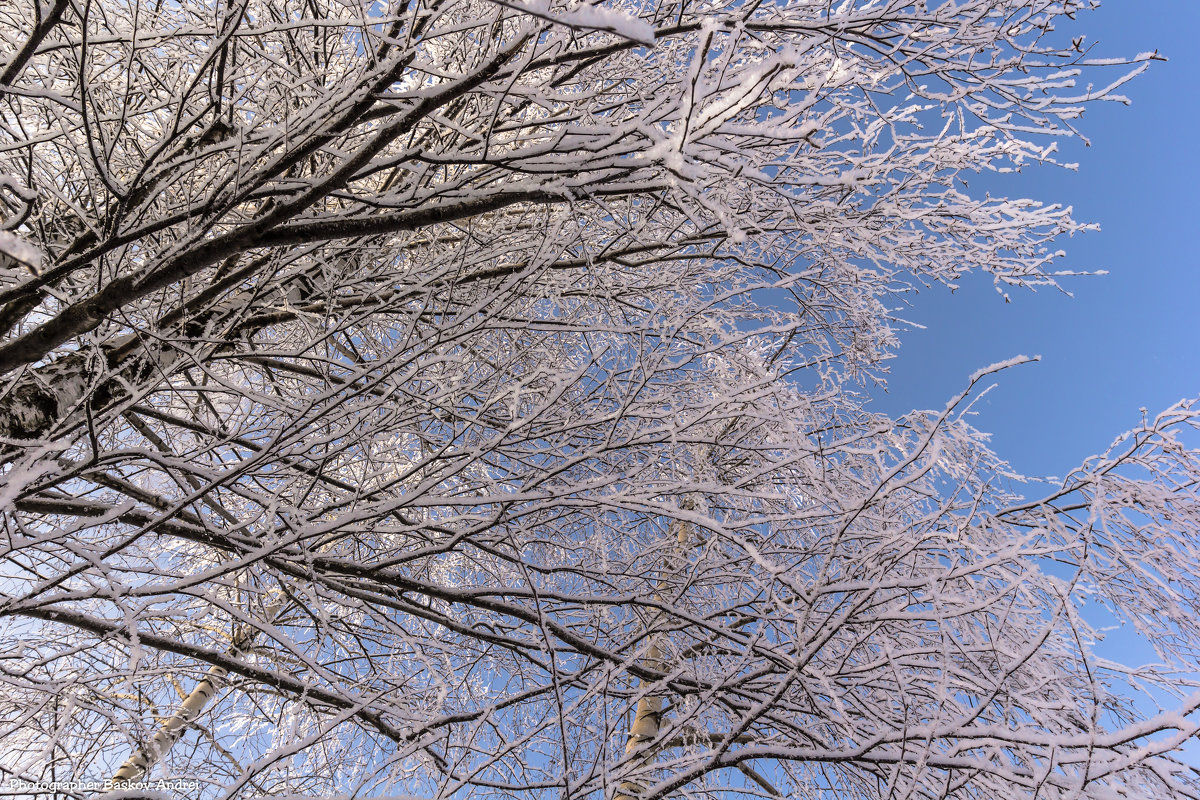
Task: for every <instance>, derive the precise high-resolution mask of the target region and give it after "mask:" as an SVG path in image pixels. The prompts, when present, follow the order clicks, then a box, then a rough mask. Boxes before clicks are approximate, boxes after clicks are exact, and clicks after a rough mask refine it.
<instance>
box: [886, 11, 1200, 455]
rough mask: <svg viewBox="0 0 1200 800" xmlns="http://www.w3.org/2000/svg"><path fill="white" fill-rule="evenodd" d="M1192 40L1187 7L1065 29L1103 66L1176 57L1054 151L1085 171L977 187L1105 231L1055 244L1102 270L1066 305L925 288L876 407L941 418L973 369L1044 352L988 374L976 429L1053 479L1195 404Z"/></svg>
mask: <svg viewBox="0 0 1200 800" xmlns="http://www.w3.org/2000/svg"><path fill="white" fill-rule="evenodd" d="M1197 30H1200V2H1197V1H1196V0H1142V2H1137V3H1133V2H1128V1H1127V0H1109V2H1107V3H1106V4H1105V5H1104V6H1103V7H1102V8H1101V9H1100V10H1099V11H1095V12H1089V13H1082V14H1080V15H1079V16H1078V19H1077V21H1076V23H1075V24H1074V25H1073V26H1072V28H1070V29H1063V28H1060V31H1062V32H1064V33H1068V34H1070V35H1072V36H1073V35H1078V34H1079V33H1085V34H1087V36H1088V41H1089V42H1095V43H1096V48H1095V50H1093V53H1094V54H1095V55H1097V56H1104V57H1111V56H1131V55H1134V54H1136V53H1140V52H1144V51H1150V50H1155V49H1157V50H1158V51H1159V52H1160V53H1162V54H1164V55H1165V56H1167V57H1168V58H1169V59H1170V60H1169V61H1167V62H1166V63H1155V64H1152V65H1151V67H1150V70H1149V71H1148V72H1147V73H1145V74H1143V75H1142V76H1140V77H1139V78H1138V79H1136V80H1134V81H1133V82H1132V83H1130V84H1126V86H1125V87H1124V88H1123V93H1124V94H1126V95H1127V96H1129V97H1130V98H1131V99H1132V100H1133V104H1132V105H1130V106H1124V105H1118V104H1111V103H1107V104H1098V105H1095V106H1093V107H1092V108H1091V109H1090V110H1089V111H1088V112H1087V113H1086V114H1085V115H1084V118H1083V119H1082V120H1081V122H1080V125H1079V127H1080V129H1081V130H1082V131H1083V132H1084V133H1085V135H1087V136H1088V137H1089V138H1090V139H1091V142H1092V146H1091V147H1084V146H1082V144H1081V143H1079V142H1067V143H1064V144H1063V145H1062V146H1061V148H1062V160H1064V161H1075V162H1078V163H1079V165H1080V166H1079V170H1078V172H1071V171H1068V170H1063V169H1057V168H1052V167H1039V166H1036V165H1035V166H1033V167H1027V168H1026V169H1025V171H1024V172H1023V173H1021V174H1018V175H1013V176H995V178H993V179H989V180H987V181H983V180H980V181H971V187H972V189H973V190H974V189H977V188H980V187H983V188H986V189H987V190H988V191H991V192H992V193H993V194H1007V195H1008V196H1023V197H1031V198H1034V199H1038V200H1043V201H1047V202H1060V203H1063V204H1066V205H1071V206H1073V207H1074V208H1075V215H1076V218H1077V219H1079V220H1082V221H1090V222H1098V223H1099V224H1100V226H1101V228H1102V230H1101V231H1100V232H1099V233H1090V234H1085V235H1083V236H1077V237H1075V238H1073V239H1065V240H1063V241H1062V242H1061V246H1062V247H1063V248H1064V249H1065V250H1066V251H1067V254H1068V257H1067V259H1066V261H1065V262H1060V264H1061V265H1062V266H1061V267H1060V268H1070V269H1081V270H1095V269H1107V270H1109V272H1110V274H1109V275H1108V276H1105V277H1088V278H1074V279H1067V281H1068V282H1067V283H1066V284H1065V286H1066V288H1068V289H1069V290H1070V291H1071V292H1072V293H1073V294H1074V297H1068V296H1066V295H1064V294H1061V293H1059V292H1055V291H1053V290H1047V289H1041V290H1039V291H1038V293H1036V294H1034V293H1030V292H1021V291H1015V292H1011V295H1012V303H1011V304H1008V305H1006V304H1005V303H1004V300H1003V299H1002V298H1001V297H1000V296H999V295H998V294H997V293H996V292H995V291H994V289H993V288H992V285H991V281H990V280H988V279H982V280H970V279H967V280H964V281H963V285H962V288H961V289H959V290H958V291H957V292H956V293H955V294H954V295H953V296H951V294H950V293H949V291H948V290H946V289H944V288H941V287H934V288H932V289H922V290H921V292H920V294H919V296H916V297H914V298H912V302H913V306H912V308H907V309H904V310H903V311H902V312H901V314H900V315H901V316H903V317H905V318H906V319H910V320H913V321H915V322H918V323H920V324H922V325H925V326H926V328H925V329H924V330H910V331H908V332H907V333H904V334H902V336H901V341H902V346H901V351H900V355H899V357H898V358H896V359H895V360H894V361H892V362H891V370H892V373H891V376H890V378H889V381H888V383H889V386H888V394H886V395H884V394H883V393H882V392H879V393H877V394H879V397H878V398H877V400H876V401H875V402H876V404H877V407H879V408H880V410H884V411H887V412H890V413H893V414H898V413H903V412H904V411H907V410H909V409H912V408H938V409H940V408H942V407H943V405H944V404H945V402H946V400H947V399H948V398H949V397H951V396H952V395H953V394H955V393H957V392H958V391H960V390H961V389H962V388H963V387H964V386H965V383H966V379H967V376H969V375H970V374H971V373H972V372H973V371H975V370H976V369H978V368H979V367H982V366H986V365H987V364H990V363H993V362H996V361H1001V360H1003V359H1007V358H1009V357H1011V356H1014V355H1017V354H1026V355H1034V354H1040V355H1041V356H1042V361H1041V363H1039V364H1031V365H1027V366H1023V367H1019V368H1016V369H1013V370H1009V371H1007V372H1005V373H1003V374H1001V375H1000V376H999V377H998V378H997V383H998V384H999V385H998V386H997V387H996V389H994V390H993V391H992V392H991V393H990V394H989V395H988V396H987V397H986V398H985V399H984V400H983V401H982V402H980V403H979V404H978V405H977V406H976V408H977V410H978V411H979V412H980V415H979V417H978V418H977V421H976V424H977V427H979V428H981V429H982V430H985V431H989V432H991V433H992V434H993V435H994V438H993V444H994V446H995V449H996V450H997V452H999V454H1000V455H1001V456H1003V457H1005V458H1006V459H1007V460H1008V461H1009V462H1010V463H1011V464H1013V466H1014V467H1015V468H1016V469H1017V470H1018V471H1021V472H1024V473H1025V474H1029V475H1034V474H1040V475H1046V474H1050V475H1062V474H1064V473H1065V472H1068V471H1069V470H1070V469H1071V468H1072V467H1074V466H1076V465H1077V464H1078V463H1080V462H1081V461H1082V460H1083V459H1084V458H1086V457H1087V456H1089V455H1092V454H1094V453H1096V452H1099V451H1102V450H1103V449H1104V448H1105V447H1106V446H1107V445H1108V444H1109V443H1110V442H1111V441H1112V439H1113V437H1114V436H1115V435H1116V434H1118V433H1120V432H1122V431H1125V430H1127V429H1129V428H1130V427H1132V426H1133V425H1134V424H1136V422H1137V419H1138V409H1139V408H1140V407H1142V406H1145V407H1146V408H1147V409H1149V410H1150V412H1151V413H1155V412H1157V411H1159V410H1162V409H1163V408H1166V407H1167V406H1169V405H1170V404H1172V403H1174V402H1175V401H1177V400H1179V399H1181V398H1183V397H1185V396H1189V397H1190V396H1193V395H1197V394H1200V347H1198V344H1200V341H1198V340H1200V336H1198V335H1197V334H1198V333H1200V324H1198V323H1197V321H1196V308H1197V305H1198V300H1200V272H1198V271H1197V269H1196V267H1197V256H1196V253H1197V252H1198V250H1200V248H1198V246H1197V244H1196V239H1197V238H1198V236H1200V220H1198V211H1200V203H1197V200H1196V197H1197V191H1198V187H1200V155H1198V153H1200V144H1197V140H1198V139H1200V135H1198V133H1197V131H1198V128H1200V125H1198V123H1200V111H1198V108H1200V100H1198V99H1197V97H1198V92H1200V56H1198V52H1200V51H1198V49H1197V45H1196V42H1195V39H1194V37H1195V32H1196V31H1197ZM1107 77H1109V73H1100V74H1098V75H1096V76H1095V77H1094V80H1095V82H1096V83H1100V82H1101V81H1102V80H1103V79H1104V78H1107ZM980 190H981V191H982V189H980Z"/></svg>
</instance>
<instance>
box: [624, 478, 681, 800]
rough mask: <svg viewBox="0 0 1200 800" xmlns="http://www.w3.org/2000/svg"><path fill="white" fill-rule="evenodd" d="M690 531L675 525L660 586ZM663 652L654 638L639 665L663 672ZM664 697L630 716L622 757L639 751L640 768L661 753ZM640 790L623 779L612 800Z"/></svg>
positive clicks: (646, 700)
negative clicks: (656, 742)
mask: <svg viewBox="0 0 1200 800" xmlns="http://www.w3.org/2000/svg"><path fill="white" fill-rule="evenodd" d="M684 508H685V509H689V510H690V509H691V508H692V504H691V503H690V502H687V503H685V504H684ZM688 535H689V528H688V525H687V523H685V522H677V523H676V524H675V545H674V547H672V548H671V550H670V552H669V553H668V554H667V555H666V556H665V557H664V558H663V563H662V569H661V571H660V573H659V574H660V577H659V580H658V584H659V586H661V585H662V577H661V575H664V574H666V572H667V571H668V570H669V569H670V568H671V567H672V565H673V564H672V562H677V561H678V557H679V556H680V555H682V554H683V552H684V547H685V546H686V544H687V541H688ZM654 599H655V600H656V601H658V602H662V599H663V598H662V595H661V593H660V592H659V591H655V593H654ZM663 656H664V653H663V649H662V647H661V646H660V639H659V637H658V636H655V637H654V638H653V639H652V640H651V643H650V647H649V649H647V650H646V655H645V656H644V657H643V658H642V659H640V660H639V662H638V663H639V664H640V665H641V666H643V667H646V668H647V669H652V670H655V671H658V672H662V671H665V669H666V666H667V664H666V662H665V660H664V659H663ZM666 708H667V698H666V696H665V695H661V694H648V695H645V696H644V697H642V698H641V699H640V700H638V703H637V708H636V709H635V710H634V713H633V722H631V723H630V724H629V735H628V738H627V739H626V741H625V756H626V758H633V757H634V756H635V755H636V754H637V753H638V752H639V751H644V752H642V754H641V756H640V758H638V759H637V763H638V764H639V766H640V765H644V764H649V763H650V762H652V761H653V760H654V759H656V758H657V757H658V754H659V753H660V752H661V751H662V750H663V746H664V745H662V744H659V745H657V746H654V747H651V746H650V745H651V743H652V742H653V741H654V740H655V739H657V738H658V735H659V733H660V731H661V730H662V721H663V715H664V714H665V713H666ZM641 793H642V787H641V786H640V785H639V784H638V783H637V781H632V780H624V781H621V785H620V787H619V788H618V789H617V793H616V795H615V796H614V800H638V798H639V797H641Z"/></svg>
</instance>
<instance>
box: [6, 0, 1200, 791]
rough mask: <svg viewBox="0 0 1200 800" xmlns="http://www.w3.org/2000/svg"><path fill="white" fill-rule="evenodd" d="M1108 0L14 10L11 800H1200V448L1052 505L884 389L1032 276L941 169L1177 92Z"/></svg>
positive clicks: (1041, 228) (1085, 483)
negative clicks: (982, 287) (1105, 33)
mask: <svg viewBox="0 0 1200 800" xmlns="http://www.w3.org/2000/svg"><path fill="white" fill-rule="evenodd" d="M1094 4H1095V3H1094V2H1091V1H1090V0H1038V1H1037V2H1029V1H1028V0H946V1H945V2H932V3H930V2H926V0H845V1H844V2H840V3H833V2H827V0H789V1H788V2H777V1H776V0H765V1H760V0H750V1H749V2H747V1H746V0H738V1H737V2H727V1H726V0H694V1H693V2H687V1H686V0H660V1H659V2H653V0H611V1H609V2H604V3H598V4H589V3H587V2H580V1H579V0H571V1H570V2H563V1H562V0H513V1H512V2H508V1H507V0H371V1H370V2H368V1H367V0H226V1H225V2H221V1H220V0H159V1H157V2H150V0H103V1H102V2H97V1H96V0H92V1H91V2H84V0H17V1H16V2H13V3H8V4H5V5H4V6H3V7H2V8H0V95H2V98H0V214H2V215H3V219H2V221H0V324H2V328H3V332H4V339H3V342H2V343H0V376H2V377H0V381H2V384H0V461H2V462H3V463H2V466H0V469H2V470H3V472H2V473H0V474H2V479H3V486H2V488H0V498H2V502H3V505H4V507H5V509H6V514H5V516H4V519H3V539H2V540H0V552H2V554H3V567H2V573H0V592H2V594H0V619H2V620H3V622H0V626H2V628H0V629H2V630H3V637H4V639H3V646H2V647H3V649H2V650H0V743H2V746H0V770H3V771H4V774H5V775H6V776H8V777H10V778H17V779H22V780H35V779H40V780H78V781H82V780H89V779H91V780H102V779H104V778H107V777H110V776H114V775H115V776H117V777H120V778H123V779H124V778H138V777H141V776H144V775H147V774H149V775H155V776H158V775H168V776H173V777H179V778H188V779H194V780H196V781H199V786H200V788H199V789H198V790H196V792H195V796H200V797H205V798H208V797H214V798H215V797H257V796H267V795H286V796H291V797H294V796H314V797H316V796H319V797H328V796H331V795H343V794H344V795H347V796H354V797H363V796H372V795H392V796H394V795H402V796H419V797H436V798H449V797H451V796H453V797H456V798H466V797H479V798H484V797H522V798H533V797H537V798H542V797H563V798H600V797H617V798H646V799H647V800H648V799H649V798H662V797H668V796H678V797H683V796H687V797H713V798H716V797H729V796H730V795H731V793H733V794H737V795H741V796H767V795H783V796H787V797H795V798H826V799H832V798H884V797H889V798H890V797H896V798H901V797H911V798H935V797H936V798H1001V799H1002V798H1027V797H1038V798H1047V799H1049V798H1110V797H1142V798H1196V797H1200V781H1198V780H1197V775H1196V773H1195V772H1194V771H1193V770H1191V769H1190V768H1188V767H1187V766H1186V765H1184V764H1183V763H1181V762H1180V761H1179V760H1178V759H1177V758H1176V757H1174V756H1172V752H1173V751H1175V750H1176V749H1177V748H1178V746H1179V745H1180V744H1181V743H1182V742H1184V741H1185V740H1186V739H1188V738H1189V737H1192V736H1194V735H1195V734H1196V732H1197V728H1198V726H1197V723H1196V722H1195V721H1194V718H1193V717H1189V714H1190V713H1191V712H1193V711H1195V710H1196V709H1197V708H1200V694H1193V693H1192V690H1193V689H1195V688H1198V687H1197V684H1196V683H1195V682H1194V681H1193V680H1191V679H1190V678H1189V677H1188V676H1189V675H1191V674H1194V673H1195V672H1196V671H1197V661H1198V658H1200V651H1198V648H1200V627H1198V626H1197V624H1196V619H1197V618H1198V616H1200V597H1198V595H1197V593H1196V589H1195V587H1196V586H1197V585H1200V583H1198V581H1200V548H1198V547H1197V542H1196V541H1195V532H1196V531H1197V530H1200V503H1198V502H1197V500H1198V498H1197V492H1198V488H1197V487H1198V486H1200V483H1198V478H1200V460H1198V455H1197V453H1195V452H1193V451H1190V450H1188V449H1187V448H1186V447H1185V446H1184V445H1183V444H1182V443H1181V441H1180V439H1179V438H1178V434H1179V431H1181V430H1186V429H1188V428H1189V427H1194V426H1195V425H1196V422H1197V419H1198V418H1200V408H1197V407H1194V406H1191V405H1187V404H1183V405H1180V406H1178V407H1176V408H1173V409H1171V410H1169V411H1167V412H1165V413H1164V414H1162V415H1160V416H1158V417H1156V418H1146V419H1144V420H1143V421H1142V423H1141V424H1139V425H1138V426H1137V427H1136V428H1135V429H1134V430H1132V431H1130V432H1129V433H1127V434H1125V435H1124V436H1123V437H1120V438H1119V439H1118V440H1117V441H1116V442H1115V443H1114V444H1113V445H1112V446H1111V447H1110V448H1109V450H1108V451H1107V452H1106V453H1105V454H1104V455H1102V456H1100V457H1097V458H1095V459H1092V460H1089V461H1088V462H1086V463H1084V464H1083V465H1081V466H1080V468H1079V469H1078V470H1077V471H1075V472H1073V473H1072V474H1071V475H1069V476H1068V477H1067V479H1066V480H1065V481H1064V482H1063V483H1062V485H1061V487H1059V488H1058V489H1057V490H1056V491H1054V492H1052V493H1051V494H1049V495H1048V496H1045V497H1036V496H1035V497H1031V498H1030V497H1023V496H1021V494H1020V491H1019V490H1020V488H1021V484H1020V482H1019V481H1017V480H1016V477H1015V476H1013V475H1011V474H1010V472H1009V470H1008V469H1007V467H1006V466H1005V464H1004V463H1003V462H1002V461H1000V460H999V459H998V458H996V457H995V456H994V455H992V454H991V452H990V451H989V450H988V448H987V447H986V446H985V443H984V441H983V439H982V437H981V436H980V435H979V434H978V433H976V432H975V431H974V430H973V429H972V428H971V427H970V426H969V425H968V424H967V423H966V422H965V421H964V418H963V416H964V410H965V407H966V405H967V404H968V398H969V397H970V394H971V388H972V387H973V385H974V381H973V382H972V387H968V388H967V390H966V391H965V392H964V394H963V396H961V397H959V398H957V399H955V400H954V401H952V402H951V403H950V404H948V405H947V407H946V408H945V410H944V411H943V412H941V413H913V414H911V415H908V416H907V417H904V418H902V419H898V420H892V419H888V418H886V417H884V416H882V415H880V414H877V413H873V412H871V411H870V410H869V409H868V408H865V407H864V404H863V402H862V400H861V397H860V395H859V394H857V393H856V391H855V388H856V387H857V386H860V385H861V383H862V382H863V381H870V380H876V379H878V378H879V377H880V375H881V362H882V360H883V359H884V358H885V357H886V356H887V355H888V354H889V353H890V352H891V351H892V349H893V348H894V347H895V346H896V338H895V334H894V331H893V329H892V325H891V322H890V317H889V312H888V308H889V306H890V304H892V303H893V297H894V293H895V292H896V291H898V290H900V289H902V288H903V287H904V286H906V285H908V284H909V283H911V282H914V281H916V282H943V283H952V282H953V281H954V280H956V279H957V278H958V277H959V276H960V275H961V274H963V273H964V272H966V271H969V270H982V271H986V272H988V273H990V274H991V275H992V276H994V279H995V281H996V285H997V287H998V288H999V289H1000V290H1002V291H1004V290H1006V289H1007V287H1021V286H1028V285H1032V284H1044V283H1049V282H1053V281H1054V280H1055V276H1056V274H1057V273H1056V272H1055V271H1054V270H1055V266H1054V263H1055V261H1056V259H1057V257H1058V256H1059V253H1058V252H1057V251H1056V250H1055V249H1054V245H1053V244H1052V242H1053V240H1054V239H1055V238H1056V237H1058V236H1059V235H1061V234H1064V233H1071V232H1074V231H1076V230H1079V229H1080V228H1081V227H1083V226H1081V225H1078V224H1077V223H1075V222H1074V221H1073V220H1072V219H1071V217H1070V214H1069V212H1068V211H1067V210H1065V209H1062V208H1060V207H1057V206H1048V205H1042V204H1039V203H1036V202H1032V201H1028V200H1007V199H999V198H993V197H986V196H984V197H980V196H972V195H971V194H969V193H968V191H967V188H966V186H965V184H964V182H963V181H962V178H963V176H964V175H968V174H973V173H975V172H979V171H986V170H1007V169H1013V168H1016V167H1019V166H1020V165H1022V164H1023V163H1029V162H1046V161H1050V160H1052V159H1053V153H1054V142H1055V141H1056V140H1057V139H1058V138H1060V137H1062V136H1067V135H1072V134H1073V133H1074V127H1073V126H1074V124H1075V122H1076V120H1077V118H1078V117H1079V116H1080V114H1081V113H1082V110H1083V106H1084V105H1085V104H1086V103H1088V102H1092V101H1101V100H1119V99H1121V98H1120V97H1119V95H1117V94H1116V92H1117V91H1118V90H1119V86H1120V85H1121V84H1122V83H1123V82H1124V81H1126V80H1128V79H1129V78H1130V77H1132V76H1133V75H1134V74H1136V73H1137V72H1138V71H1140V70H1141V69H1142V67H1143V66H1144V65H1145V62H1148V61H1149V60H1152V58H1153V54H1149V55H1143V56H1139V57H1137V58H1133V59H1129V60H1126V61H1119V62H1115V61H1111V60H1105V59H1099V58H1094V57H1093V56H1092V55H1091V54H1090V52H1089V49H1088V48H1087V47H1086V46H1084V45H1083V43H1082V40H1081V39H1075V40H1074V41H1072V40H1071V34H1072V33H1073V32H1074V29H1072V31H1071V32H1069V33H1068V35H1067V36H1065V37H1064V36H1063V35H1062V32H1061V31H1056V30H1055V25H1056V24H1058V23H1059V22H1060V21H1061V20H1062V18H1065V17H1072V18H1073V17H1074V16H1075V14H1076V12H1077V11H1081V10H1084V9H1086V8H1087V7H1089V6H1092V5H1094ZM1081 76H1082V77H1081ZM1093 81H1100V83H1098V84H1096V85H1093V84H1092V82H1093ZM1101 87H1103V88H1101ZM983 374H984V373H981V374H980V375H978V376H976V378H975V380H976V381H977V380H979V379H981V378H982V377H983ZM1103 609H1107V611H1108V612H1109V613H1111V614H1114V615H1116V616H1117V617H1119V618H1121V619H1124V620H1127V621H1128V622H1129V623H1130V624H1132V625H1135V626H1136V627H1137V628H1138V629H1139V630H1141V631H1142V632H1143V633H1144V635H1145V636H1146V638H1147V640H1148V641H1149V642H1150V643H1151V644H1152V645H1153V646H1154V647H1155V648H1156V649H1157V652H1158V655H1159V657H1160V659H1161V660H1162V662H1163V665H1162V666H1159V667H1145V668H1131V667H1125V666H1122V665H1120V664H1115V663H1111V662H1109V661H1105V660H1103V659H1100V658H1098V657H1097V656H1096V655H1095V654H1094V652H1093V645H1094V640H1095V639H1096V637H1097V635H1098V634H1097V631H1096V630H1094V628H1093V627H1092V626H1093V624H1095V621H1096V620H1097V619H1099V618H1100V617H1099V616H1097V613H1094V612H1097V611H1099V610H1103ZM1138 690H1142V691H1144V692H1145V693H1146V695H1147V697H1148V698H1150V699H1151V700H1156V701H1158V702H1161V703H1162V704H1163V706H1164V709H1165V710H1163V711H1162V713H1158V714H1154V713H1152V712H1148V711H1147V705H1146V704H1145V703H1143V704H1141V705H1138V704H1135V703H1134V701H1133V700H1131V699H1130V698H1131V696H1133V694H1134V693H1135V692H1136V691H1138ZM1147 702H1149V700H1148V701H1147ZM65 793H66V794H71V792H70V791H67V792H65ZM80 794H86V792H82V793H80ZM127 796H128V795H127Z"/></svg>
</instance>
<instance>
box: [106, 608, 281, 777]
mask: <svg viewBox="0 0 1200 800" xmlns="http://www.w3.org/2000/svg"><path fill="white" fill-rule="evenodd" d="M285 599H286V595H284V594H282V593H281V594H280V595H279V596H277V597H276V598H275V599H274V600H273V601H272V602H271V604H270V605H269V606H268V607H267V612H266V614H265V615H264V616H265V618H266V621H267V623H268V624H269V623H271V622H273V621H274V620H275V618H276V617H278V616H279V613H280V611H282V610H283V604H284V601H285ZM255 633H257V631H256V630H255V629H254V628H252V627H246V628H244V629H243V630H242V631H241V632H240V633H239V634H237V635H235V636H234V637H233V638H232V641H231V643H230V647H229V650H228V652H229V654H230V655H237V654H238V653H240V652H241V651H242V650H244V649H245V648H246V647H248V646H249V645H250V643H251V642H252V641H254V635H255ZM228 674H229V671H228V670H226V669H225V668H224V667H218V666H215V665H214V666H212V667H209V668H208V672H206V673H205V674H204V677H203V678H202V679H201V680H200V682H199V683H197V684H196V688H194V689H192V691H191V692H190V693H189V694H188V696H187V697H185V698H184V699H183V702H182V703H180V704H179V708H178V709H176V711H175V713H174V714H172V715H171V716H169V717H167V718H166V719H165V720H163V721H162V724H161V725H159V727H158V731H157V732H156V733H155V734H154V736H152V737H151V738H150V741H149V742H147V743H146V744H145V746H143V747H142V748H141V749H139V750H137V751H135V752H134V753H133V754H132V755H130V756H129V758H128V759H126V760H125V763H124V764H122V765H121V766H120V768H119V769H118V770H117V771H116V772H114V773H113V776H112V782H113V783H127V782H130V781H136V780H138V779H139V778H141V777H143V776H144V775H145V774H146V773H147V772H149V771H150V767H152V766H153V765H154V764H156V763H157V762H158V761H160V760H161V759H162V758H163V757H164V756H166V754H167V753H169V752H170V751H171V747H172V746H174V744H175V742H177V741H179V737H181V736H183V732H184V731H186V730H187V726H188V725H190V724H191V723H192V722H193V721H195V720H196V718H197V717H199V716H200V713H201V712H202V711H204V709H205V707H207V706H208V704H209V702H211V701H212V699H213V698H214V697H216V696H217V692H219V691H220V690H221V684H222V682H223V681H224V680H225V676H226V675H228Z"/></svg>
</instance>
